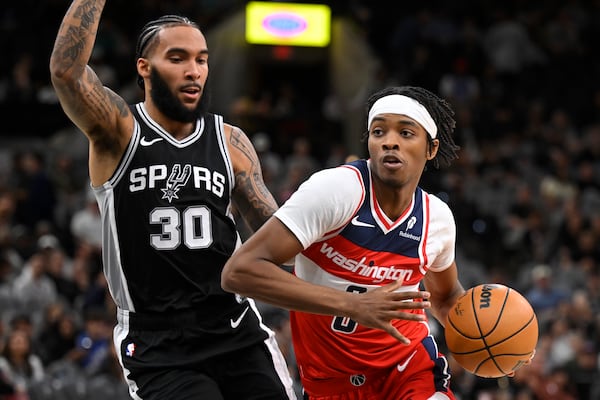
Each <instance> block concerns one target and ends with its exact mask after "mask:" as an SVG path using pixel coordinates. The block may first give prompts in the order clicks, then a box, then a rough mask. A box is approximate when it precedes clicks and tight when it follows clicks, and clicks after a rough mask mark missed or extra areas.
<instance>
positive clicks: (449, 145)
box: [362, 86, 460, 168]
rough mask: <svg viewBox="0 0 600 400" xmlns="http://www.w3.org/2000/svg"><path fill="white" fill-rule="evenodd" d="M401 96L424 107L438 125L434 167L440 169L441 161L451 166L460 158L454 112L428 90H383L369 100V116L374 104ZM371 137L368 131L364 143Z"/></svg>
mask: <svg viewBox="0 0 600 400" xmlns="http://www.w3.org/2000/svg"><path fill="white" fill-rule="evenodd" d="M394 94H399V95H403V96H407V97H410V98H412V99H414V100H416V101H418V102H419V103H421V105H423V107H425V108H426V109H427V111H428V112H429V114H430V115H431V118H433V121H434V122H435V124H436V125H437V128H438V132H437V139H438V140H439V141H440V145H439V148H438V152H437V154H436V155H435V157H434V158H433V160H432V162H433V166H434V167H435V168H439V167H440V161H441V162H442V163H443V164H444V165H445V166H449V165H450V164H451V163H452V161H453V160H455V159H457V158H458V154H457V151H458V150H459V149H460V147H459V146H458V145H456V143H454V139H453V138H452V133H453V132H454V128H455V127H456V121H455V120H454V111H453V110H452V107H451V106H450V104H449V103H448V102H447V101H446V100H444V99H442V98H440V97H438V96H437V95H435V94H433V93H432V92H430V91H429V90H427V89H424V88H421V87H417V86H392V87H387V88H385V89H382V90H380V91H378V92H376V93H374V94H372V95H371V96H370V97H369V98H368V99H367V104H366V107H367V115H368V114H369V111H370V110H371V107H373V104H375V102H376V101H377V100H379V99H380V98H382V97H385V96H389V95H394ZM368 137H369V131H368V130H367V131H366V132H365V133H364V134H363V136H362V141H363V142H365V141H367V139H368ZM428 138H429V139H428V140H429V145H430V146H431V144H432V142H433V139H432V138H431V136H429V135H428Z"/></svg>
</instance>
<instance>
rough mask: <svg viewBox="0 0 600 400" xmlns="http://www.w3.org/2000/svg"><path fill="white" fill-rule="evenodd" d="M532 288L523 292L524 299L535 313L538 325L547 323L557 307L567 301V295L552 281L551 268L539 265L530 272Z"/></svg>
mask: <svg viewBox="0 0 600 400" xmlns="http://www.w3.org/2000/svg"><path fill="white" fill-rule="evenodd" d="M531 282H532V286H531V288H530V289H529V290H527V291H526V292H525V298H526V299H527V300H528V301H529V303H530V304H531V306H532V307H533V310H534V311H535V313H536V315H537V317H538V319H539V320H540V324H543V323H544V322H546V321H548V320H549V319H550V318H551V317H552V316H553V313H554V312H555V310H556V309H557V307H558V306H559V305H560V304H561V303H562V302H564V301H567V300H568V294H567V293H564V292H562V291H561V290H560V289H558V288H557V287H556V286H555V285H554V283H553V280H552V268H550V267H549V266H548V265H545V264H539V265H536V266H535V267H533V269H532V270H531Z"/></svg>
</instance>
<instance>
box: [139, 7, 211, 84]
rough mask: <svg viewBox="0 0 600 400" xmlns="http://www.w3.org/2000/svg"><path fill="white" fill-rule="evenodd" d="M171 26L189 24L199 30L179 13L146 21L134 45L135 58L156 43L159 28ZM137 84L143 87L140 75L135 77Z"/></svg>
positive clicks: (143, 55) (144, 53) (142, 55)
mask: <svg viewBox="0 0 600 400" xmlns="http://www.w3.org/2000/svg"><path fill="white" fill-rule="evenodd" d="M172 26H191V27H193V28H196V29H198V30H200V27H199V26H198V24H196V23H195V22H193V21H191V20H190V19H188V18H187V17H182V16H180V15H163V16H162V17H160V18H158V19H155V20H154V21H150V22H148V23H147V24H146V25H144V27H143V28H142V31H141V32H140V35H139V36H138V40H137V44H136V45H135V59H136V60H137V59H138V58H141V57H145V56H146V54H148V51H149V50H151V49H152V48H154V46H156V44H158V39H157V34H158V32H160V30H161V29H163V28H167V27H172ZM137 83H138V85H139V86H140V87H141V88H142V89H143V88H144V79H143V78H142V77H141V76H138V78H137Z"/></svg>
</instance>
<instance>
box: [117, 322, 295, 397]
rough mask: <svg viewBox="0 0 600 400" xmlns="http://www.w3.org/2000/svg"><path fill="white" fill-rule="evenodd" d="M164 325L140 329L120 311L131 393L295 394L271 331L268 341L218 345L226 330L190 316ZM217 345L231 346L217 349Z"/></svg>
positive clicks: (120, 334) (122, 353)
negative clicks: (207, 328) (214, 329)
mask: <svg viewBox="0 0 600 400" xmlns="http://www.w3.org/2000/svg"><path fill="white" fill-rule="evenodd" d="M190 325H191V326H190ZM144 328H145V327H144ZM164 328H166V327H160V326H159V329H156V330H154V329H139V327H136V326H135V323H133V322H132V321H131V320H129V318H126V319H125V320H124V318H123V315H122V312H121V311H120V312H119V323H118V324H117V326H116V327H115V331H114V341H115V346H116V349H117V351H118V354H119V360H120V362H121V365H122V367H123V371H124V376H125V380H126V382H127V384H128V385H129V391H130V394H131V396H132V398H134V399H143V400H147V399H148V400H154V399H156V400H158V399H160V400H166V399H169V400H170V399H173V400H192V399H193V400H199V399H202V400H251V399H256V400H258V399H261V400H289V399H295V395H294V389H293V383H292V379H291V378H290V375H289V372H288V369H287V365H286V362H285V359H284V358H283V355H282V354H281V352H280V351H279V347H278V346H277V342H276V340H275V338H274V336H273V335H269V336H267V338H266V339H264V340H260V339H262V337H261V336H257V337H259V341H255V342H254V343H251V344H245V345H244V346H243V347H239V348H233V347H231V346H229V347H227V345H225V346H222V347H219V346H218V345H216V343H217V340H216V338H217V337H219V336H221V337H222V340H221V342H223V339H224V341H225V342H227V341H228V339H227V336H228V335H227V334H226V333H223V334H221V335H219V334H216V333H214V332H211V333H208V334H207V332H206V331H204V330H203V329H202V328H201V327H196V326H194V324H190V321H186V323H185V324H183V325H182V324H176V323H174V324H173V325H172V326H170V327H168V329H164ZM233 343H236V342H233ZM207 347H208V348H207ZM219 348H221V349H229V351H224V352H223V351H215V349H219Z"/></svg>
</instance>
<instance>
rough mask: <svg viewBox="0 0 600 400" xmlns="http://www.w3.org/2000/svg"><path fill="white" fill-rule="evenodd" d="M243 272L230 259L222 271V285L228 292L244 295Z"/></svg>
mask: <svg viewBox="0 0 600 400" xmlns="http://www.w3.org/2000/svg"><path fill="white" fill-rule="evenodd" d="M242 275H243V273H241V272H240V271H239V270H238V268H237V267H236V264H235V263H234V262H232V260H229V261H228V262H227V263H226V264H225V267H224V268H223V271H222V272H221V287H222V288H223V290H224V291H226V292H231V293H238V294H241V295H244V294H245V293H243V291H244V285H243V284H242V283H243V282H244V278H243V276H242Z"/></svg>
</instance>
